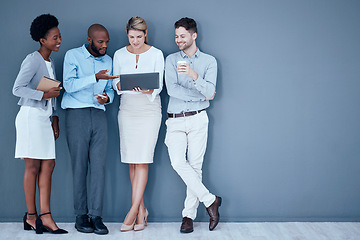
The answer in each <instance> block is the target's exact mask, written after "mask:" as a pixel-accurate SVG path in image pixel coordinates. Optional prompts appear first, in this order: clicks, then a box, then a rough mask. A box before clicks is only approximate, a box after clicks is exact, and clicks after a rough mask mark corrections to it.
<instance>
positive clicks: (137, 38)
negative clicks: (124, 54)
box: [127, 29, 147, 49]
mask: <svg viewBox="0 0 360 240" xmlns="http://www.w3.org/2000/svg"><path fill="white" fill-rule="evenodd" d="M146 34H147V31H145V33H144V31H139V30H133V29H131V30H129V31H128V33H127V36H128V38H129V43H130V45H131V46H132V47H133V48H134V49H141V48H142V47H143V46H144V44H145V38H146Z"/></svg>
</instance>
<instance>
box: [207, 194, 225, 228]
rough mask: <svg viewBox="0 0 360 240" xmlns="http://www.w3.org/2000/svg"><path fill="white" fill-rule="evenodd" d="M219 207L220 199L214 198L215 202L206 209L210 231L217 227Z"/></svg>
mask: <svg viewBox="0 0 360 240" xmlns="http://www.w3.org/2000/svg"><path fill="white" fill-rule="evenodd" d="M220 206H221V197H218V196H216V198H215V201H214V202H213V203H212V204H211V205H210V207H208V208H206V210H207V212H208V214H209V216H210V223H209V230H210V231H212V230H214V228H215V227H216V226H217V225H218V223H219V219H220V214H219V207H220Z"/></svg>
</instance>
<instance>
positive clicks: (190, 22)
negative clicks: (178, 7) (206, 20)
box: [175, 17, 197, 33]
mask: <svg viewBox="0 0 360 240" xmlns="http://www.w3.org/2000/svg"><path fill="white" fill-rule="evenodd" d="M179 27H183V28H185V29H186V30H187V31H189V32H192V33H197V27H196V22H195V20H194V19H192V18H188V17H184V18H182V19H180V20H178V21H177V22H176V23H175V29H176V28H179Z"/></svg>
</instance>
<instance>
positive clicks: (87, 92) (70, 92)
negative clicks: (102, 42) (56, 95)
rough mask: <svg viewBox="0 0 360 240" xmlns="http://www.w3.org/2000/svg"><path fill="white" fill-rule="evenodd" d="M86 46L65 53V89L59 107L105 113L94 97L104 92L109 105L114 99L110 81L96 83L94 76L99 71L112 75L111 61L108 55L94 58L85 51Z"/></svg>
mask: <svg viewBox="0 0 360 240" xmlns="http://www.w3.org/2000/svg"><path fill="white" fill-rule="evenodd" d="M86 47H87V45H85V44H84V45H83V46H81V47H79V48H74V49H71V50H69V51H67V52H66V54H65V59H64V72H63V76H64V77H63V86H64V89H65V93H64V96H63V98H62V101H61V107H62V108H63V109H66V108H86V107H94V108H98V109H102V110H104V111H105V106H104V105H101V104H99V102H98V101H97V99H96V97H95V95H97V94H102V93H103V92H106V94H107V95H108V96H109V99H110V102H109V103H111V102H112V101H113V99H114V91H113V89H112V86H111V83H112V79H109V80H102V79H99V81H96V77H95V74H96V73H98V72H99V71H100V70H106V69H108V70H109V72H108V73H109V74H112V59H111V57H109V56H108V55H104V56H102V57H94V56H93V55H91V54H90V53H89V51H88V50H87V49H86Z"/></svg>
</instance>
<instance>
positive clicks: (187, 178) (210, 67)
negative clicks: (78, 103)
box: [165, 18, 221, 233]
mask: <svg viewBox="0 0 360 240" xmlns="http://www.w3.org/2000/svg"><path fill="white" fill-rule="evenodd" d="M196 38H197V27H196V22H195V21H194V20H193V19H191V18H182V19H180V20H179V21H177V22H176V23H175V42H176V44H177V45H178V47H179V49H180V52H177V53H173V54H171V55H169V56H168V57H167V58H166V64H165V83H166V88H167V92H168V94H169V96H170V99H169V105H168V115H169V118H168V120H166V125H167V130H166V138H165V144H166V145H167V147H168V151H169V156H170V161H171V165H172V167H173V168H174V170H175V171H176V172H177V173H178V174H179V176H180V177H181V178H182V180H183V181H184V183H185V184H186V187H187V191H186V199H185V204H184V209H183V211H182V216H183V220H182V224H181V227H180V232H182V233H190V232H192V231H193V230H194V229H193V220H194V219H195V218H196V212H197V207H198V206H199V202H202V203H204V205H205V207H206V210H207V212H208V214H209V216H210V223H209V230H210V231H212V230H213V229H214V228H215V227H216V225H217V224H218V222H219V206H220V205H221V197H218V196H215V195H213V194H211V193H210V192H209V190H208V189H207V188H206V187H205V186H204V184H203V183H202V169H201V168H202V163H203V160H204V155H205V151H206V143H207V134H208V123H209V119H208V116H207V113H206V108H208V107H209V105H210V102H209V100H212V99H213V98H214V96H215V87H216V77H217V63H216V59H215V58H214V57H212V56H210V55H208V54H205V53H203V52H201V51H200V50H199V49H198V48H197V46H196Z"/></svg>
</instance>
